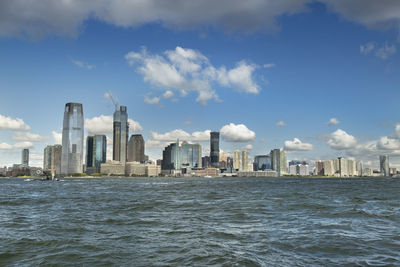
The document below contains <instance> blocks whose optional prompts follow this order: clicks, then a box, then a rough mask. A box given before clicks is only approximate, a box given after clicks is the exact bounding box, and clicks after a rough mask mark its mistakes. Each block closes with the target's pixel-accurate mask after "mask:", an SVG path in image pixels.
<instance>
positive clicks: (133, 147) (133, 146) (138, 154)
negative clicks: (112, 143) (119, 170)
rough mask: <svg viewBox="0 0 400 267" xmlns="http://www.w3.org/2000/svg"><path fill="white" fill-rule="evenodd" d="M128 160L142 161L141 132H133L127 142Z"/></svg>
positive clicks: (142, 142) (143, 157)
mask: <svg viewBox="0 0 400 267" xmlns="http://www.w3.org/2000/svg"><path fill="white" fill-rule="evenodd" d="M128 161H129V162H132V161H137V162H141V163H143V162H144V161H145V156H144V139H143V136H142V135H141V134H133V135H131V138H130V139H129V143H128Z"/></svg>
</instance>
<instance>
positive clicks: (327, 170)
mask: <svg viewBox="0 0 400 267" xmlns="http://www.w3.org/2000/svg"><path fill="white" fill-rule="evenodd" d="M323 168H324V175H327V176H333V175H335V166H334V164H333V160H324V166H323Z"/></svg>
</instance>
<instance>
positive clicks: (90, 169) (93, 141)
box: [86, 135, 107, 173]
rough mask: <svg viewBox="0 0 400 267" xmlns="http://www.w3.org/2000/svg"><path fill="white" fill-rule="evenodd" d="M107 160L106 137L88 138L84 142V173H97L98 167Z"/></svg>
mask: <svg viewBox="0 0 400 267" xmlns="http://www.w3.org/2000/svg"><path fill="white" fill-rule="evenodd" d="M106 159H107V137H106V136H105V135H95V136H88V137H87V140H86V172H87V173H99V172H100V171H101V170H100V166H101V164H102V163H105V162H106Z"/></svg>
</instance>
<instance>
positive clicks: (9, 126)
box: [0, 114, 31, 131]
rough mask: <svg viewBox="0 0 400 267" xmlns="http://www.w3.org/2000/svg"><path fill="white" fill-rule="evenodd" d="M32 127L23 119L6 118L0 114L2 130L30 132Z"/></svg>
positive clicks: (0, 128)
mask: <svg viewBox="0 0 400 267" xmlns="http://www.w3.org/2000/svg"><path fill="white" fill-rule="evenodd" d="M30 129H31V127H29V125H27V124H26V123H25V122H24V121H23V120H22V119H19V118H16V119H13V118H11V117H6V116H3V115H1V114H0V130H19V131H29V130H30Z"/></svg>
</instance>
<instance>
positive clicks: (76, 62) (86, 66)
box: [71, 59, 96, 70]
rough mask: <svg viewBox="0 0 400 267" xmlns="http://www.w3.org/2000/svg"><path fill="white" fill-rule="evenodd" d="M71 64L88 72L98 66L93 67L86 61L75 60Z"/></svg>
mask: <svg viewBox="0 0 400 267" xmlns="http://www.w3.org/2000/svg"><path fill="white" fill-rule="evenodd" d="M71 62H72V63H73V64H74V65H75V66H78V67H79V68H81V69H88V70H92V69H94V68H95V67H96V66H95V65H91V64H89V63H87V62H84V61H80V60H75V59H71Z"/></svg>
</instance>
